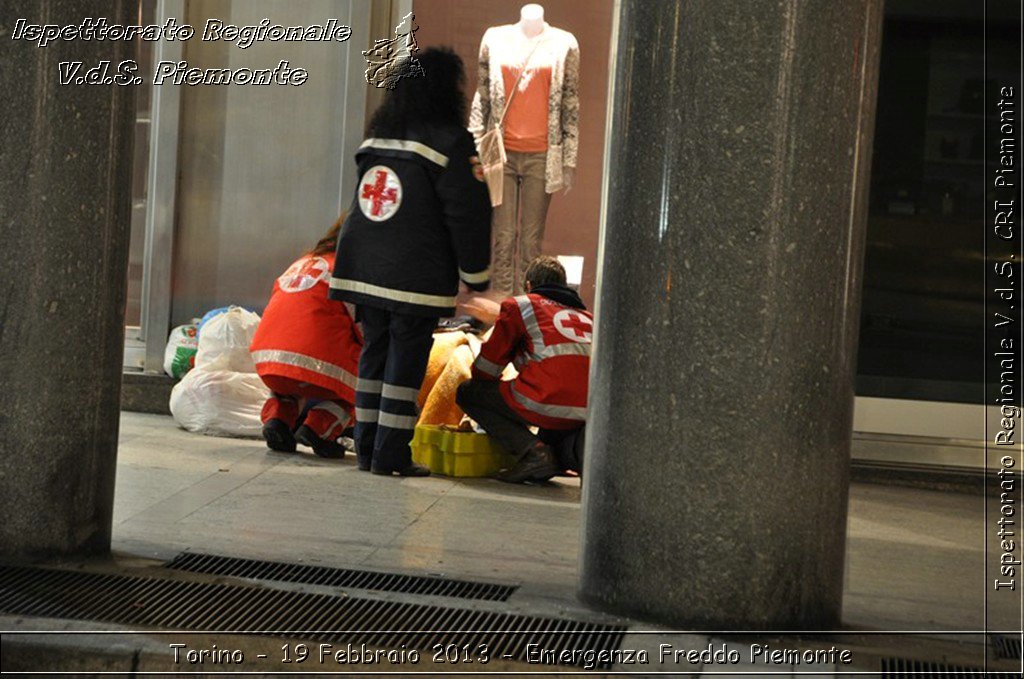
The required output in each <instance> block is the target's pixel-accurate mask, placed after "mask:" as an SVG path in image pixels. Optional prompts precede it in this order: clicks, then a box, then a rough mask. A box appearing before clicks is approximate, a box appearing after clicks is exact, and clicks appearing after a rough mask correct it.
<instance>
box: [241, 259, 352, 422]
mask: <svg viewBox="0 0 1024 679" xmlns="http://www.w3.org/2000/svg"><path fill="white" fill-rule="evenodd" d="M333 267H334V254H333V253H331V254H325V255H307V256H305V257H302V258H300V259H299V260H297V261H296V262H295V263H293V264H292V265H291V266H290V267H288V270H287V271H285V272H284V273H283V274H281V276H280V277H278V279H277V281H275V283H274V290H273V292H272V293H271V296H270V303H269V304H267V308H266V311H264V312H263V318H262V319H261V320H260V324H259V326H258V327H257V328H256V334H255V336H254V337H253V340H252V344H251V345H250V347H249V351H250V352H251V353H252V358H253V361H254V362H255V363H256V372H257V373H259V374H260V375H277V376H281V377H289V378H292V379H294V380H298V381H300V382H306V383H309V384H314V385H316V386H318V387H323V388H325V389H329V390H331V391H333V392H334V393H336V394H337V395H338V396H339V397H340V398H341V399H343V400H345V401H348V402H349V403H355V386H356V375H357V373H358V366H359V352H360V351H361V350H362V346H363V340H362V336H361V335H360V334H359V330H358V328H357V327H356V325H355V323H354V322H353V321H352V317H351V316H350V315H349V312H348V309H347V308H346V307H345V305H344V304H343V303H342V302H339V301H336V300H332V299H329V298H328V281H329V280H330V277H331V270H332V269H333Z"/></svg>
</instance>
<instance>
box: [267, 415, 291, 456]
mask: <svg viewBox="0 0 1024 679" xmlns="http://www.w3.org/2000/svg"><path fill="white" fill-rule="evenodd" d="M263 440H264V441H266V442H267V447H268V448H270V449H271V450H276V451H277V452H279V453H294V452H295V437H294V436H293V435H292V430H291V427H289V426H288V425H287V424H285V423H284V422H283V421H282V420H278V419H273V420H267V421H266V422H264V423H263Z"/></svg>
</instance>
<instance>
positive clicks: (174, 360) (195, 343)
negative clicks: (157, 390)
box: [164, 324, 199, 378]
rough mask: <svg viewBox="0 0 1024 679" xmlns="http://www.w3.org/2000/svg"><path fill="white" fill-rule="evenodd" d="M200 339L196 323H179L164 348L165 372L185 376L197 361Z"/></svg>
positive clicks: (174, 375) (172, 375)
mask: <svg viewBox="0 0 1024 679" xmlns="http://www.w3.org/2000/svg"><path fill="white" fill-rule="evenodd" d="M197 351H199V339H198V338H197V337H196V326H195V325H191V324H190V325H179V326H178V327H176V328H175V329H174V330H171V336H170V337H168V338H167V348H166V349H164V372H166V373H167V374H168V375H170V376H171V377H178V378H180V377H183V376H184V375H185V373H187V372H188V371H189V370H191V369H192V368H193V367H194V366H195V363H196V352H197Z"/></svg>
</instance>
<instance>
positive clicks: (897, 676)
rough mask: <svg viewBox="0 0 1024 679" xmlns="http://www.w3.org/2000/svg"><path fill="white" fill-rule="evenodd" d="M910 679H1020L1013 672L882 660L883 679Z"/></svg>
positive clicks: (910, 661) (895, 659) (922, 662)
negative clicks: (942, 678) (991, 678)
mask: <svg viewBox="0 0 1024 679" xmlns="http://www.w3.org/2000/svg"><path fill="white" fill-rule="evenodd" d="M909 677H923V678H926V679H933V678H934V677H986V679H987V678H989V677H994V678H995V679H1011V678H1012V679H1020V675H1015V674H1013V673H1012V672H989V673H987V674H986V673H985V671H984V670H982V669H981V668H980V667H965V666H963V665H950V664H947V663H941V662H930V661H926V660H912V659H910V658H882V679H905V678H909Z"/></svg>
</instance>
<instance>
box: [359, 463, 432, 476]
mask: <svg viewBox="0 0 1024 679" xmlns="http://www.w3.org/2000/svg"><path fill="white" fill-rule="evenodd" d="M370 471H371V472H372V473H374V474H380V475H382V476H391V475H392V474H394V473H395V472H398V475H399V476H430V468H429V467H425V466H423V465H421V464H420V463H418V462H410V463H409V465H408V466H407V467H403V468H402V469H385V468H384V467H372V468H371V469H370Z"/></svg>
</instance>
